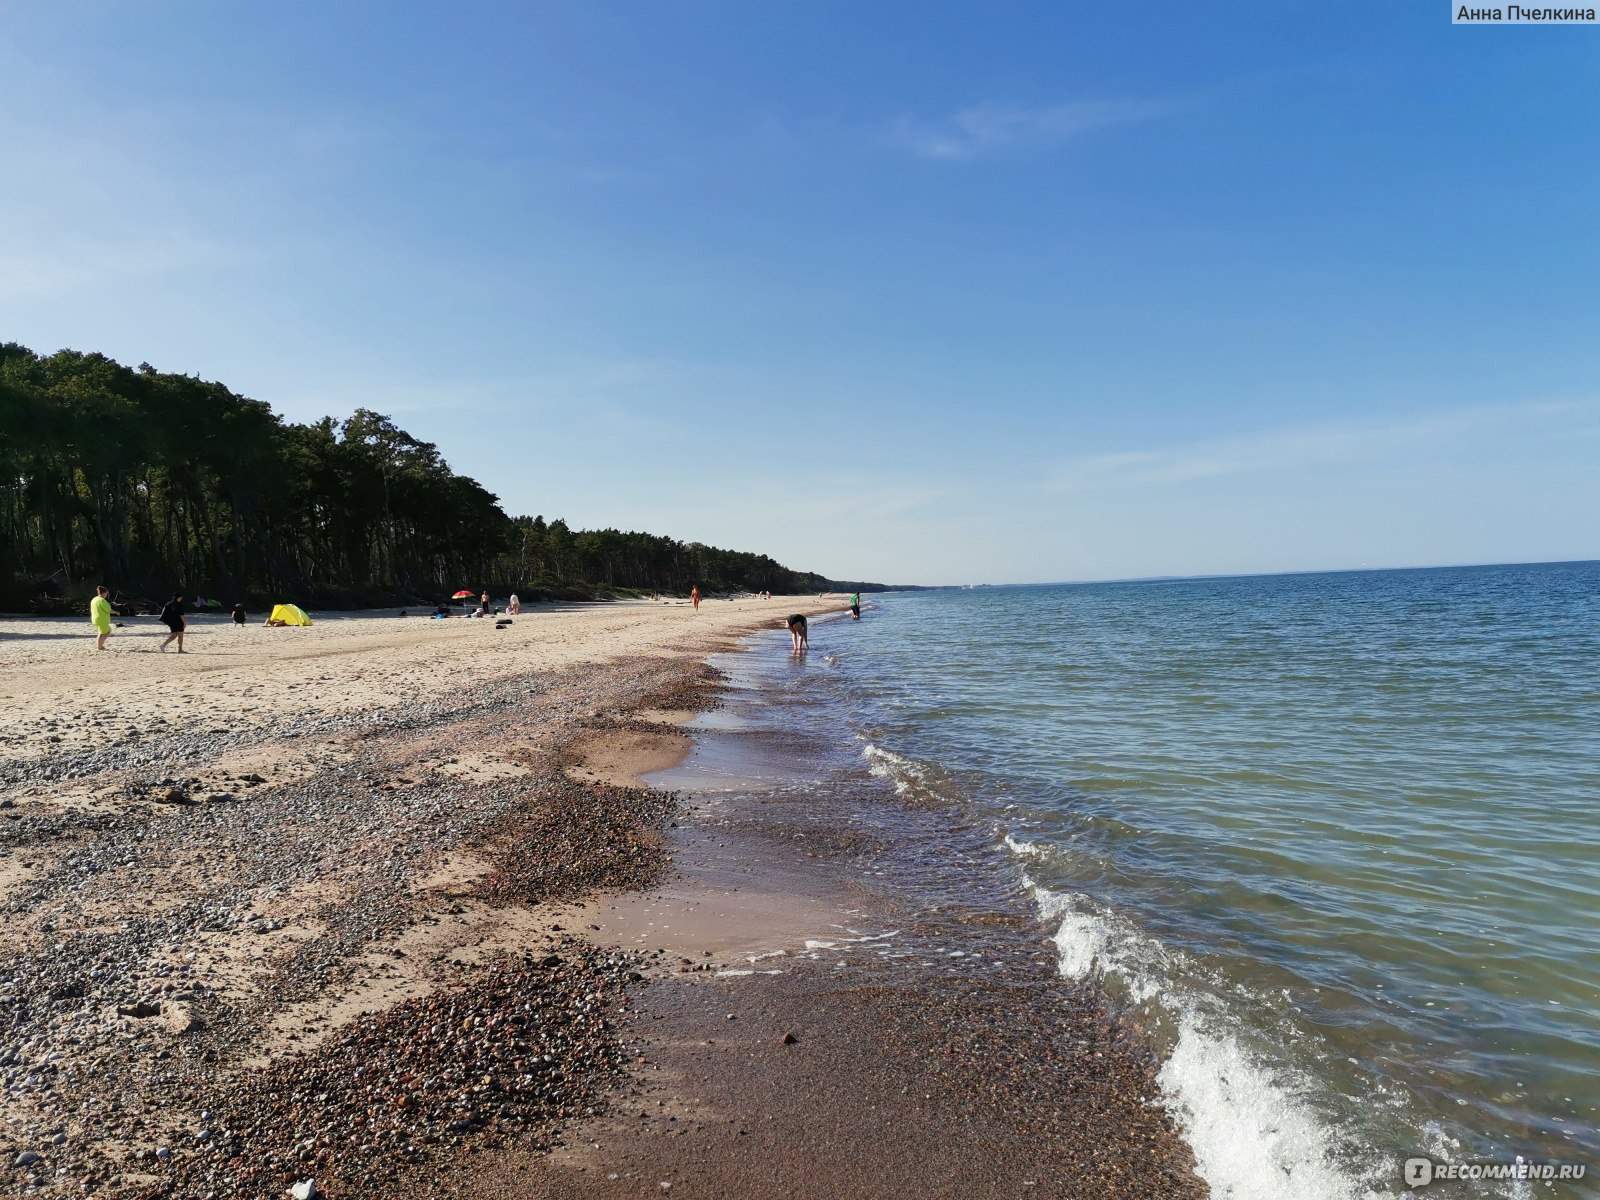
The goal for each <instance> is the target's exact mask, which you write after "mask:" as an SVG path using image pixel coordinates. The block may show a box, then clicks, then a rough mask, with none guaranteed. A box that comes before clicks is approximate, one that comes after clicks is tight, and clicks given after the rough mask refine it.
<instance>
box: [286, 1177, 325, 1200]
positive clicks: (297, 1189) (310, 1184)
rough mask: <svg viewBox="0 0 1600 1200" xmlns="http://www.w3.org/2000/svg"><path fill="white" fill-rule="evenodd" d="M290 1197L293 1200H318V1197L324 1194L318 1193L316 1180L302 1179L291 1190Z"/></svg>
mask: <svg viewBox="0 0 1600 1200" xmlns="http://www.w3.org/2000/svg"><path fill="white" fill-rule="evenodd" d="M289 1195H290V1196H291V1197H293V1200H317V1197H318V1196H320V1195H322V1193H321V1192H319V1191H317V1181H316V1180H315V1179H302V1180H301V1181H300V1182H299V1183H297V1184H295V1185H294V1186H293V1187H292V1188H290V1189H289Z"/></svg>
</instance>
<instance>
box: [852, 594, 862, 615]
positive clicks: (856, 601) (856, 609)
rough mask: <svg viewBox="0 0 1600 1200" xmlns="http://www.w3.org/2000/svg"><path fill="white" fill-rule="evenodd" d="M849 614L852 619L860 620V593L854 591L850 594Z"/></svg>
mask: <svg viewBox="0 0 1600 1200" xmlns="http://www.w3.org/2000/svg"><path fill="white" fill-rule="evenodd" d="M850 616H851V619H852V620H856V621H859V620H861V593H860V592H854V593H852V594H851V596H850Z"/></svg>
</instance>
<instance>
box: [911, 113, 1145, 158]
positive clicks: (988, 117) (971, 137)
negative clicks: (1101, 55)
mask: <svg viewBox="0 0 1600 1200" xmlns="http://www.w3.org/2000/svg"><path fill="white" fill-rule="evenodd" d="M1171 109H1172V106H1171V104H1169V103H1167V102H1165V101H1153V100H1075V101H1072V102H1070V103H1067V104H1056V105H1051V106H1049V107H1045V108H1023V107H1019V106H1016V105H1008V104H979V105H976V106H974V107H972V108H963V109H961V110H960V111H959V112H957V113H956V114H955V115H954V116H952V117H950V118H949V119H948V120H946V121H940V122H928V121H919V120H916V119H914V118H912V117H901V118H900V119H899V120H898V121H896V122H895V123H894V125H893V126H892V127H891V128H890V131H889V141H890V142H891V144H893V145H896V146H898V147H900V148H901V149H902V150H907V151H910V152H911V153H912V154H915V155H917V156H918V157H921V158H932V159H939V160H942V161H945V162H966V161H969V160H971V159H974V158H979V157H982V156H984V155H988V154H996V153H1000V152H1002V151H1006V150H1017V149H1025V148H1028V147H1035V146H1049V145H1055V144H1058V143H1060V142H1065V141H1070V140H1072V139H1073V138H1077V137H1081V136H1082V135H1083V134H1086V133H1089V132H1091V131H1092V130H1095V129H1103V128H1105V127H1107V126H1111V125H1128V124H1132V123H1134V122H1136V121H1148V120H1151V119H1153V118H1155V117H1159V116H1163V115H1165V114H1166V113H1168V112H1170V111H1171Z"/></svg>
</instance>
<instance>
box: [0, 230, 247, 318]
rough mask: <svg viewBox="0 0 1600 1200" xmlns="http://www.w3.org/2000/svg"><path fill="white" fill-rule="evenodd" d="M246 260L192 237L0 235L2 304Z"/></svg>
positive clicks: (212, 267)
mask: <svg viewBox="0 0 1600 1200" xmlns="http://www.w3.org/2000/svg"><path fill="white" fill-rule="evenodd" d="M242 257H244V256H242V255H241V254H240V253H239V252H238V251H237V250H235V249H232V248H230V247H227V246H224V245H221V244H220V243H218V242H215V241H212V240H210V239H208V238H206V237H203V236H196V235H193V234H190V233H186V232H173V233H170V234H166V235H162V236H156V237H138V236H133V237H130V238H128V239H127V240H121V239H113V238H110V237H105V238H99V239H95V240H90V239H85V238H74V237H66V238H60V239H57V240H55V241H52V242H47V241H43V240H40V241H30V240H29V239H24V238H18V239H14V240H13V239H11V238H8V237H5V236H3V235H0V303H20V302H23V301H29V300H43V299H49V298H55V297H60V296H68V295H71V294H73V293H83V292H87V291H90V290H95V289H98V290H101V291H105V290H109V289H114V288H117V287H120V286H121V285H123V284H125V283H127V282H129V281H131V280H135V279H146V278H149V277H154V276H171V275H178V274H183V273H193V272H195V271H204V270H211V269H215V268H217V267H221V266H227V265H230V264H234V263H237V262H238V261H240V259H241V258H242Z"/></svg>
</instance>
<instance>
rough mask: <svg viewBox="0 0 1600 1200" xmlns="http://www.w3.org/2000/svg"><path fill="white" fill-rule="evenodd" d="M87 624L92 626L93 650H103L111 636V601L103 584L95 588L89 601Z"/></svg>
mask: <svg viewBox="0 0 1600 1200" xmlns="http://www.w3.org/2000/svg"><path fill="white" fill-rule="evenodd" d="M89 623H90V624H91V625H93V626H94V631H95V639H94V648H95V649H96V650H104V649H105V648H106V639H107V638H108V637H110V636H111V599H110V593H109V592H107V591H106V589H105V585H104V584H102V585H101V586H99V587H97V588H95V590H94V599H93V600H91V601H89Z"/></svg>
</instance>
